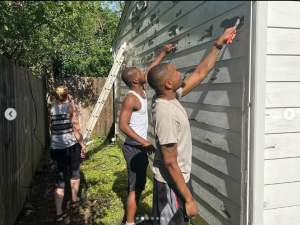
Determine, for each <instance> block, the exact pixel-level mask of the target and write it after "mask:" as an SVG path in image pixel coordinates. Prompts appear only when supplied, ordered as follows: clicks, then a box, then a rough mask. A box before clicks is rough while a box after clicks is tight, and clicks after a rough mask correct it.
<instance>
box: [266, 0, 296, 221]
mask: <svg viewBox="0 0 300 225" xmlns="http://www.w3.org/2000/svg"><path fill="white" fill-rule="evenodd" d="M299 7H300V2H291V1H284V2H283V1H281V2H273V1H269V2H268V28H267V29H268V30H267V34H268V38H267V43H268V44H267V82H266V109H265V133H266V135H265V178H264V179H265V189H264V192H265V193H264V208H265V210H264V221H265V223H264V224H265V225H286V224H289V225H298V224H300V214H299V210H300V197H299V196H300V150H299V145H300V101H299V96H300V44H299V41H298V37H299V35H300V14H299V12H298V9H299ZM287 108H291V109H293V110H294V111H295V112H296V117H295V118H294V119H293V120H286V119H285V118H284V116H283V113H284V111H285V110H286V109H287Z"/></svg>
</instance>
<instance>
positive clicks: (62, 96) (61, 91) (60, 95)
mask: <svg viewBox="0 0 300 225" xmlns="http://www.w3.org/2000/svg"><path fill="white" fill-rule="evenodd" d="M51 94H52V95H53V96H54V97H55V98H56V100H57V101H59V102H63V101H65V100H66V99H67V96H68V88H67V87H66V86H59V87H57V88H56V89H55V90H54V91H52V92H51Z"/></svg>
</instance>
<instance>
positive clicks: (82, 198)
mask: <svg viewBox="0 0 300 225" xmlns="http://www.w3.org/2000/svg"><path fill="white" fill-rule="evenodd" d="M78 198H79V200H78V201H76V202H73V201H72V202H71V206H73V207H74V206H76V205H78V204H80V203H82V202H83V201H84V197H82V196H79V197H78Z"/></svg>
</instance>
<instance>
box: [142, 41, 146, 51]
mask: <svg viewBox="0 0 300 225" xmlns="http://www.w3.org/2000/svg"><path fill="white" fill-rule="evenodd" d="M145 45H146V43H144V44H143V45H142V51H144V48H145Z"/></svg>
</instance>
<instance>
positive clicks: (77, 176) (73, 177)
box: [71, 170, 80, 180]
mask: <svg viewBox="0 0 300 225" xmlns="http://www.w3.org/2000/svg"><path fill="white" fill-rule="evenodd" d="M71 180H80V172H79V170H76V171H72V173H71Z"/></svg>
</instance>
